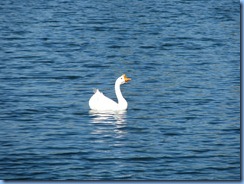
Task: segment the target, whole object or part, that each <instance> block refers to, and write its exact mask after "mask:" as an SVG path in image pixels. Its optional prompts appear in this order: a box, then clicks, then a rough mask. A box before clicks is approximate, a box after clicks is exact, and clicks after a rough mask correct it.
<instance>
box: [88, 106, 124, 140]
mask: <svg viewBox="0 0 244 184" xmlns="http://www.w3.org/2000/svg"><path fill="white" fill-rule="evenodd" d="M89 114H90V116H91V117H92V119H91V123H94V124H98V125H100V126H96V128H95V129H94V130H93V132H92V134H103V135H106V134H109V133H111V130H112V132H115V133H116V134H117V136H118V137H120V136H121V135H123V134H124V133H126V132H125V131H124V129H123V128H124V127H125V126H126V111H115V112H108V111H95V110H90V111H89ZM103 125H104V126H103ZM107 125H112V126H107Z"/></svg>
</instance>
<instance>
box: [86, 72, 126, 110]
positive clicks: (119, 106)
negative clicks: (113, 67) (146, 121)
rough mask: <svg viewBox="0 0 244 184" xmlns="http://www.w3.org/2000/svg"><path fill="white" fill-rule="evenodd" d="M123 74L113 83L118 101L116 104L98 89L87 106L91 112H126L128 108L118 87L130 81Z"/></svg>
mask: <svg viewBox="0 0 244 184" xmlns="http://www.w3.org/2000/svg"><path fill="white" fill-rule="evenodd" d="M130 80H131V79H130V78H127V77H126V75H125V74H123V75H122V76H120V77H119V78H118V79H117V80H116V82H115V93H116V96H117V99H118V103H116V102H115V101H113V100H111V99H110V98H108V97H106V96H105V95H104V94H103V93H101V92H100V91H99V90H98V89H96V91H94V92H95V94H94V95H93V96H92V97H91V98H90V100H89V106H90V108H91V109H92V110H98V111H119V110H126V109H127V107H128V104H127V101H126V100H125V99H124V97H123V96H122V93H121V91H120V85H121V84H124V83H127V82H128V81H130Z"/></svg>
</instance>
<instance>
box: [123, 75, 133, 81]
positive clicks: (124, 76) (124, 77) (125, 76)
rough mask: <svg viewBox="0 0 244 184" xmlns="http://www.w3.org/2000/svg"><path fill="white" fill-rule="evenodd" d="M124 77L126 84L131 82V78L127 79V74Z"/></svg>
mask: <svg viewBox="0 0 244 184" xmlns="http://www.w3.org/2000/svg"><path fill="white" fill-rule="evenodd" d="M123 77H124V79H125V82H129V81H130V80H131V78H128V77H126V75H125V74H124V75H123Z"/></svg>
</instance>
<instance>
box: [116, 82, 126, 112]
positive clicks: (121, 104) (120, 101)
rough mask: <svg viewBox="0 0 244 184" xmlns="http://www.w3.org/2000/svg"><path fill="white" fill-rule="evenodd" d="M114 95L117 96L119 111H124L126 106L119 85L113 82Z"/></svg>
mask: <svg viewBox="0 0 244 184" xmlns="http://www.w3.org/2000/svg"><path fill="white" fill-rule="evenodd" d="M115 94H116V96H117V99H118V106H119V108H120V109H121V110H125V109H126V108H127V106H128V104H127V102H126V100H125V99H124V97H123V95H122V93H121V90H120V83H119V82H117V81H116V82H115Z"/></svg>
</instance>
